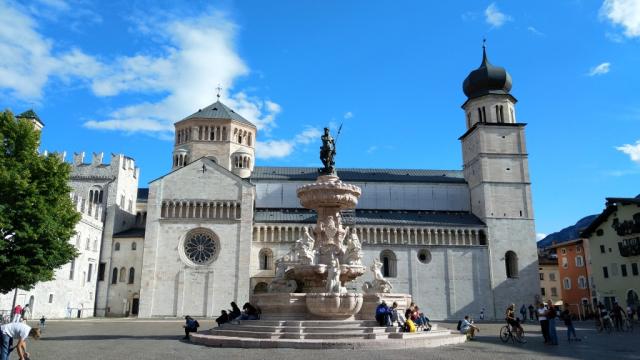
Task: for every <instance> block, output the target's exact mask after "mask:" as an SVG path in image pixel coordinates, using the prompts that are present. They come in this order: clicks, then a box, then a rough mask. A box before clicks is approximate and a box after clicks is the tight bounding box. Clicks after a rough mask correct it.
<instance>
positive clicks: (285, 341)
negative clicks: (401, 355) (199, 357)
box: [191, 320, 466, 349]
mask: <svg viewBox="0 0 640 360" xmlns="http://www.w3.org/2000/svg"><path fill="white" fill-rule="evenodd" d="M375 325H376V322H375V321H368V320H363V321H322V320H320V321H315V320H312V321H306V320H305V321H298V320H296V321H291V320H283V321H281V320H278V321H276V320H271V321H263V320H251V321H241V322H239V323H236V324H225V325H223V326H221V327H217V328H213V329H211V330H209V331H203V332H199V333H196V334H192V335H191V339H192V341H193V342H195V343H199V344H203V345H209V346H218V347H242V348H249V347H250V348H260V347H262V348H265V347H269V348H274V347H286V348H300V349H324V348H335V349H357V348H365V347H366V348H371V347H374V348H405V347H435V346H441V345H448V344H457V343H461V342H464V341H465V340H466V337H465V336H463V335H459V334H457V333H452V332H451V331H449V330H446V329H443V330H438V329H437V326H435V324H434V326H433V327H432V330H431V331H421V332H417V333H403V332H399V330H398V328H397V327H388V328H385V327H379V326H375Z"/></svg>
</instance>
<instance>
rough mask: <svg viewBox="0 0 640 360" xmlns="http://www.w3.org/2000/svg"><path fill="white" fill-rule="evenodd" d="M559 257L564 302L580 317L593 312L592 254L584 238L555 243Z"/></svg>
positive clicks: (553, 247) (554, 247) (554, 246)
mask: <svg viewBox="0 0 640 360" xmlns="http://www.w3.org/2000/svg"><path fill="white" fill-rule="evenodd" d="M551 248H552V249H555V251H556V254H557V259H558V272H559V275H560V284H561V288H562V302H563V303H564V304H568V305H569V311H571V313H572V314H574V315H576V316H577V317H579V318H584V317H585V316H589V315H590V314H591V313H592V312H593V306H592V302H591V299H592V297H591V285H590V274H591V272H590V271H589V270H590V264H589V262H590V254H589V246H588V243H587V242H586V241H585V240H583V239H577V240H573V241H568V242H564V243H561V244H557V245H553V246H552V247H551Z"/></svg>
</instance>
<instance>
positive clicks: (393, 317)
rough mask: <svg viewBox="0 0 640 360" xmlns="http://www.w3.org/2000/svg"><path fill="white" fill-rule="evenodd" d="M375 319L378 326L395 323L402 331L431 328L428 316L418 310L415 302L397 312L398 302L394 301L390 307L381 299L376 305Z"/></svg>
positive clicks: (427, 329)
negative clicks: (402, 310) (403, 310)
mask: <svg viewBox="0 0 640 360" xmlns="http://www.w3.org/2000/svg"><path fill="white" fill-rule="evenodd" d="M376 321H377V322H378V325H380V326H394V324H397V325H398V326H399V327H400V328H401V329H402V331H404V332H416V331H419V330H423V331H429V330H431V324H430V322H429V318H428V317H426V315H425V314H424V313H423V312H421V311H420V307H418V306H417V305H416V304H415V303H411V305H409V307H408V308H407V310H406V311H405V312H404V314H402V313H401V312H398V303H397V302H394V303H393V304H392V305H391V307H389V306H388V305H387V303H386V302H385V301H384V300H382V302H381V303H380V304H379V305H378V306H377V307H376Z"/></svg>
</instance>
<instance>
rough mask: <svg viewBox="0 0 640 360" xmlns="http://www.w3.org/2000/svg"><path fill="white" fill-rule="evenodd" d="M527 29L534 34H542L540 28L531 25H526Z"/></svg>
mask: <svg viewBox="0 0 640 360" xmlns="http://www.w3.org/2000/svg"><path fill="white" fill-rule="evenodd" d="M527 30H529V32H531V33H532V34H534V35H538V36H544V33H543V32H541V31H540V30H538V29H536V28H534V27H533V26H529V27H527Z"/></svg>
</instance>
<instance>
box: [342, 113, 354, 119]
mask: <svg viewBox="0 0 640 360" xmlns="http://www.w3.org/2000/svg"><path fill="white" fill-rule="evenodd" d="M352 117H353V113H352V112H351V111H347V112H346V113H344V118H345V119H351V118H352Z"/></svg>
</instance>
